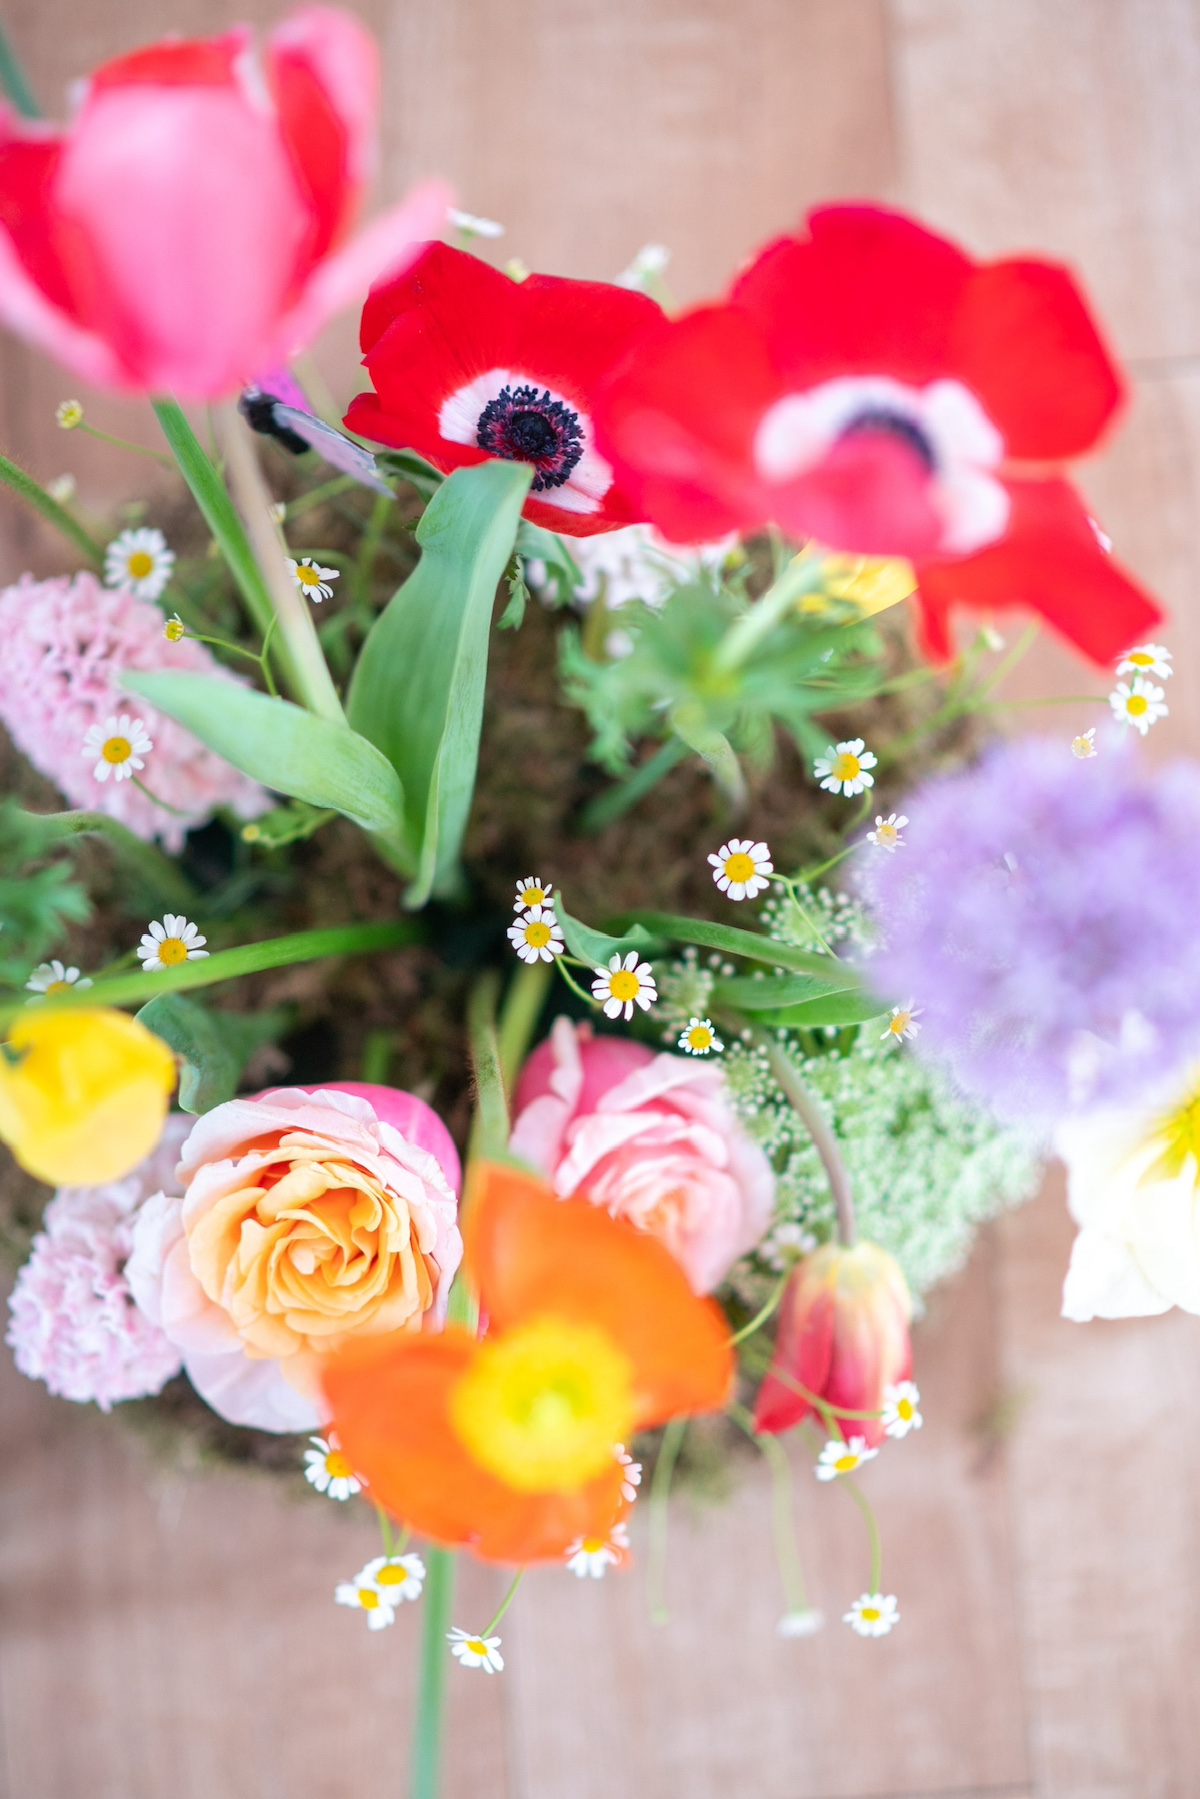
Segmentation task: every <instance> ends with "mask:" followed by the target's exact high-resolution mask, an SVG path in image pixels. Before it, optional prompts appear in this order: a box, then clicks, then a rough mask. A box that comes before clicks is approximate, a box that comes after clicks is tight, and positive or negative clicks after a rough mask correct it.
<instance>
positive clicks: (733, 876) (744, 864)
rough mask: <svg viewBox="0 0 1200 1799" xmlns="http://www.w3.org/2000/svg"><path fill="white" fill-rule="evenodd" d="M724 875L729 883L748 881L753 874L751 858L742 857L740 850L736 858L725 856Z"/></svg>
mask: <svg viewBox="0 0 1200 1799" xmlns="http://www.w3.org/2000/svg"><path fill="white" fill-rule="evenodd" d="M725 873H726V874H727V875H728V876H729V879H730V880H731V881H748V880H750V879H751V878H752V876H753V874H754V861H753V858H752V857H750V856H747V855H744V854H743V853H742V851H741V850H739V851H738V853H737V855H736V856H726V858H725Z"/></svg>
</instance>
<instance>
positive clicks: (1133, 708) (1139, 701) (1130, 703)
mask: <svg viewBox="0 0 1200 1799" xmlns="http://www.w3.org/2000/svg"><path fill="white" fill-rule="evenodd" d="M1148 705H1149V701H1148V700H1147V699H1146V696H1145V694H1144V693H1131V694H1130V696H1129V698H1128V699H1127V700H1126V702H1125V710H1126V712H1128V714H1129V716H1130V717H1131V718H1140V717H1141V716H1142V713H1143V712H1145V711H1146V710H1147V708H1148Z"/></svg>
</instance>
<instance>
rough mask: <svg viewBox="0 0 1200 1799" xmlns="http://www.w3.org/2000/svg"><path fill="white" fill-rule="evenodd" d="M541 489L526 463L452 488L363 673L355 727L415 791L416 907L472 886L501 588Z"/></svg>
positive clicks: (375, 631)
mask: <svg viewBox="0 0 1200 1799" xmlns="http://www.w3.org/2000/svg"><path fill="white" fill-rule="evenodd" d="M532 479H533V471H532V469H531V468H530V466H529V465H528V464H527V463H518V462H484V463H480V464H479V465H478V467H475V468H466V469H458V470H456V472H455V473H454V474H452V475H451V476H449V477H448V479H447V480H445V481H444V482H443V483H442V485H441V486H440V487H439V488H438V490H437V492H436V493H435V494H434V495H433V498H432V499H431V500H430V502H429V505H428V506H427V507H426V509H425V514H424V516H423V518H422V519H421V522H420V524H419V525H418V526H417V533H416V535H417V542H418V543H419V544H420V546H421V560H420V562H419V563H418V564H417V567H416V569H415V570H414V571H413V573H412V574H411V575H410V576H409V578H408V580H407V581H406V582H405V583H404V585H403V587H401V588H400V589H399V591H398V592H397V593H396V594H395V596H394V597H393V598H392V600H391V602H390V603H389V605H388V606H387V608H386V610H385V611H384V612H382V613H381V614H380V616H379V618H378V619H376V621H375V624H374V626H373V627H372V629H371V632H370V635H369V636H368V638H367V641H366V642H365V643H364V645H363V647H362V651H361V653H360V655H359V658H358V665H357V667H356V668H355V671H354V679H353V681H352V682H351V686H350V694H349V698H348V701H347V708H346V709H347V713H348V716H349V719H350V722H351V724H352V725H353V727H354V729H355V730H356V731H359V732H361V733H362V736H363V737H364V738H366V739H368V740H369V741H370V742H371V743H372V744H374V745H375V747H376V748H377V749H378V750H380V751H382V753H383V755H385V756H386V757H387V759H388V761H389V762H390V763H391V764H392V766H393V767H394V768H395V770H396V772H397V774H398V775H399V777H400V779H401V781H402V782H403V783H404V792H405V796H406V802H407V811H406V837H407V849H408V852H409V855H410V857H411V860H412V862H413V864H414V865H415V870H416V874H415V879H414V880H413V882H412V885H411V886H410V887H409V889H408V892H407V893H406V894H405V905H406V906H408V907H410V908H414V909H415V908H416V907H418V906H423V905H424V904H425V902H426V900H427V899H429V898H430V896H431V895H436V896H437V897H439V898H447V897H450V896H452V895H454V894H456V893H457V892H459V891H460V889H461V886H462V873H461V868H460V862H459V858H460V854H461V850H462V840H463V835H464V833H465V831H466V827H467V816H468V813H469V811H470V806H471V797H472V794H473V793H474V789H475V771H476V767H477V765H478V761H479V736H480V731H481V729H482V725H483V693H484V682H485V680H486V677H487V659H488V644H489V638H490V634H491V628H492V612H493V608H494V605H495V599H496V588H497V585H498V584H499V581H500V578H501V576H502V575H503V574H504V571H505V569H506V568H507V567H508V562H509V558H510V556H511V555H512V548H513V542H514V540H515V538H516V534H517V524H518V522H519V519H520V515H521V507H522V504H523V503H524V500H525V495H526V493H527V492H528V491H529V483H530V481H531V480H532ZM301 797H303V798H307V797H309V796H308V795H302V796H301Z"/></svg>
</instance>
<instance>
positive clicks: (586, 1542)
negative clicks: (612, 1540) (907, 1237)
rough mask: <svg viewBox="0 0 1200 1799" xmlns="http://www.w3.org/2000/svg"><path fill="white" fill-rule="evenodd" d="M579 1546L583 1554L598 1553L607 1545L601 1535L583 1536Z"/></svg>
mask: <svg viewBox="0 0 1200 1799" xmlns="http://www.w3.org/2000/svg"><path fill="white" fill-rule="evenodd" d="M579 1547H580V1548H581V1549H582V1550H583V1553H584V1555H599V1554H600V1551H601V1550H602V1549H606V1548H607V1547H608V1545H607V1544H606V1543H605V1541H604V1538H603V1537H585V1538H584V1539H583V1542H582V1543H581V1544H580V1545H579Z"/></svg>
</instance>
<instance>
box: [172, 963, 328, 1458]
mask: <svg viewBox="0 0 1200 1799" xmlns="http://www.w3.org/2000/svg"><path fill="white" fill-rule="evenodd" d="M158 959H159V961H160V962H161V963H162V965H163V967H164V968H174V967H175V966H176V964H177V963H179V962H186V961H187V959H188V953H187V944H186V943H185V942H184V941H183V938H182V937H167V938H164V940H163V942H162V943H160V944H159V946H158ZM326 1466H328V1463H327V1464H326Z"/></svg>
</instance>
